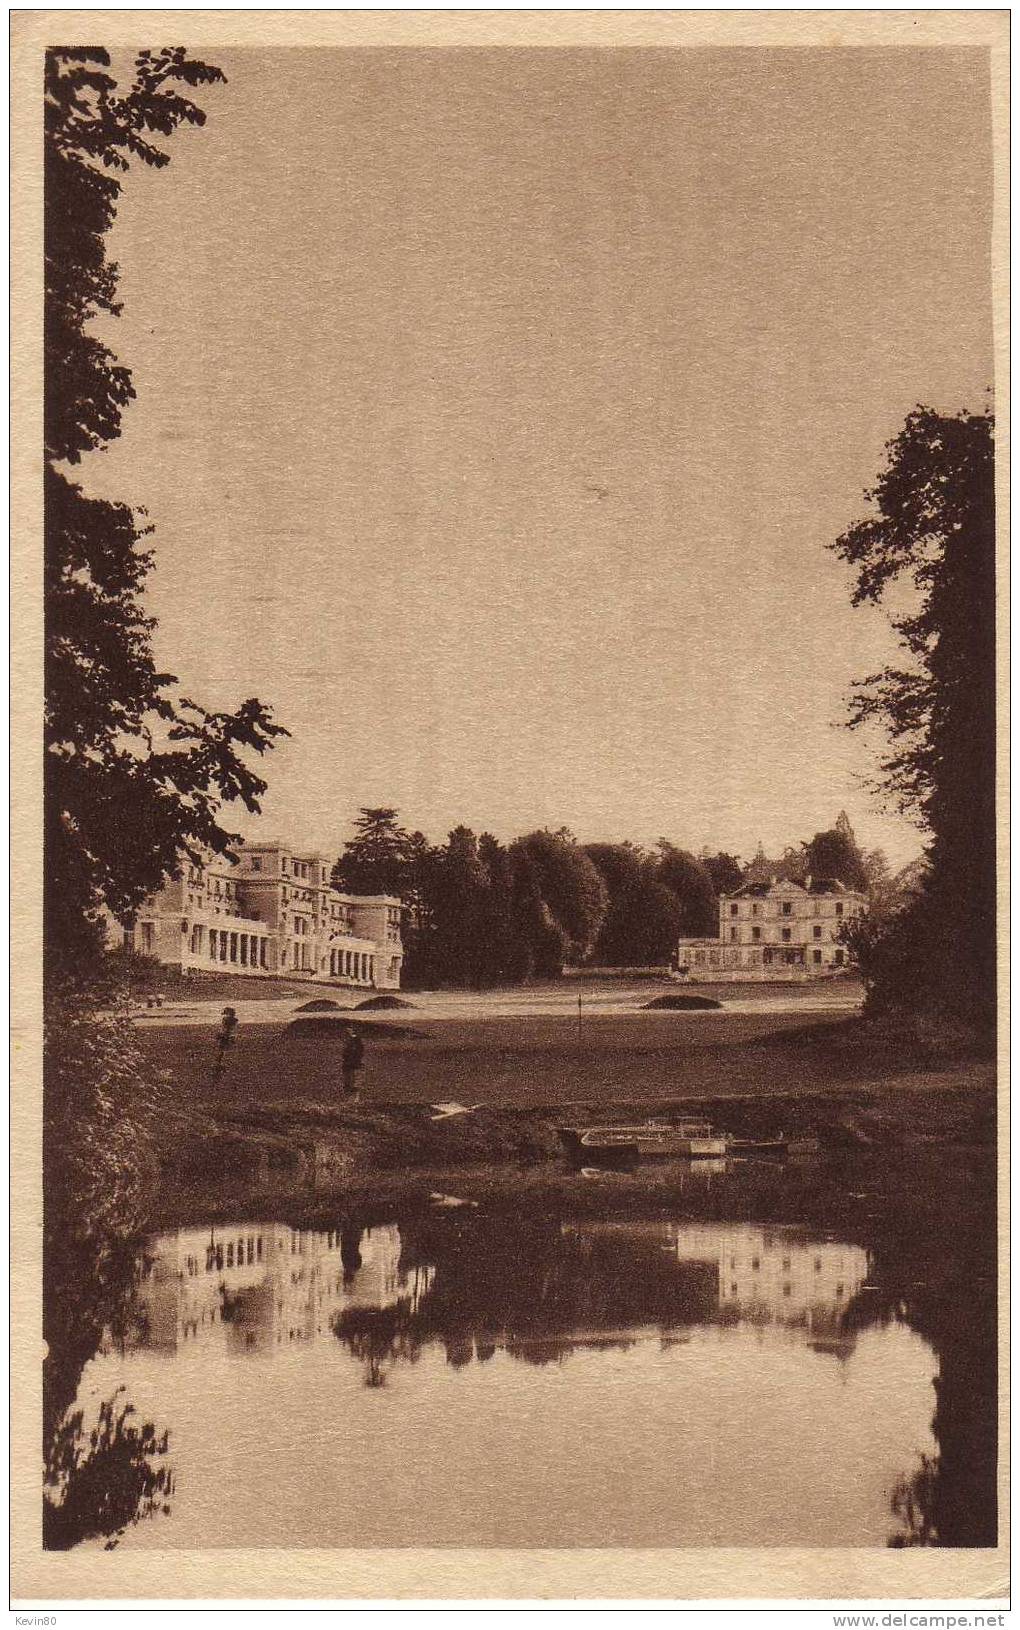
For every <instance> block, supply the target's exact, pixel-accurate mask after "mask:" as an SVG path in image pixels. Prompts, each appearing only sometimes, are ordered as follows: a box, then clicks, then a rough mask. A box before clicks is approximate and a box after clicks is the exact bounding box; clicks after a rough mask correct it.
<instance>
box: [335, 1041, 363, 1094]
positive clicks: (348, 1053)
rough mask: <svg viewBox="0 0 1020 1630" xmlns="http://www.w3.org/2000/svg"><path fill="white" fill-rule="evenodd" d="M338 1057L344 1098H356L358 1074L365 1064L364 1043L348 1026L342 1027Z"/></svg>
mask: <svg viewBox="0 0 1020 1630" xmlns="http://www.w3.org/2000/svg"><path fill="white" fill-rule="evenodd" d="M342 1049H343V1050H342V1052H341V1055H340V1060H341V1070H342V1074H343V1089H344V1097H345V1098H356V1097H357V1096H358V1073H359V1071H360V1070H361V1069H362V1067H363V1065H364V1063H365V1043H364V1042H363V1041H362V1039H361V1037H360V1036H359V1035H358V1032H357V1031H356V1030H354V1029H352V1027H351V1026H350V1025H349V1024H346V1025H344V1039H343V1043H342Z"/></svg>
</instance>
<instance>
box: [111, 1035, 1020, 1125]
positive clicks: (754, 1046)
mask: <svg viewBox="0 0 1020 1630" xmlns="http://www.w3.org/2000/svg"><path fill="white" fill-rule="evenodd" d="M386 1019H387V1028H388V1029H389V1030H390V1031H392V1030H393V1029H394V1028H396V1029H397V1030H399V1029H400V1026H401V1025H403V1024H404V1023H405V1022H406V1025H407V1033H405V1034H396V1035H394V1034H392V1033H391V1034H389V1035H386V1034H382V1033H380V1031H379V1030H378V1029H376V1030H375V1031H374V1032H373V1024H374V1023H377V1022H378V1021H372V1020H368V1021H366V1023H365V1027H364V1035H365V1038H366V1049H365V1050H366V1067H365V1070H364V1072H363V1081H362V1095H363V1098H364V1100H365V1102H366V1103H369V1104H378V1105H384V1104H414V1103H432V1102H438V1101H442V1100H448V1099H456V1100H458V1101H461V1102H465V1103H469V1104H470V1103H486V1104H493V1105H506V1106H508V1107H509V1106H516V1107H524V1106H527V1105H536V1106H537V1105H549V1106H555V1105H558V1104H567V1103H577V1102H592V1103H598V1102H603V1103H610V1102H617V1103H623V1102H627V1101H630V1100H641V1099H660V1100H661V1099H683V1098H688V1097H690V1098H697V1097H703V1096H731V1095H737V1096H739V1095H742V1094H759V1093H762V1094H764V1093H777V1092H804V1091H808V1092H810V1091H816V1090H823V1091H824V1090H826V1089H830V1088H835V1087H839V1086H846V1085H848V1084H853V1083H855V1082H861V1083H862V1084H863V1083H865V1082H867V1083H869V1084H872V1085H874V1084H882V1083H885V1082H888V1083H890V1084H896V1085H903V1086H911V1087H924V1086H928V1085H931V1086H935V1085H947V1086H952V1085H954V1084H960V1085H963V1084H965V1083H974V1084H979V1083H980V1082H982V1081H984V1080H985V1079H986V1078H987V1079H988V1080H990V1079H991V1070H990V1067H988V1066H983V1065H973V1064H962V1065H956V1066H953V1067H948V1068H929V1067H925V1066H923V1065H920V1064H918V1063H917V1062H916V1061H911V1060H908V1059H896V1058H890V1057H889V1056H888V1055H887V1054H883V1055H879V1054H877V1053H876V1052H875V1051H874V1050H873V1049H871V1050H869V1048H868V1046H867V1045H861V1044H859V1043H858V1042H857V1041H856V1040H855V1036H856V1031H855V1029H854V1028H853V1027H854V1025H855V1021H854V1020H853V1019H850V1020H837V1022H835V1023H834V1022H833V1015H832V1014H831V1013H810V1012H798V1013H772V1014H769V1013H754V1014H747V1013H697V1014H683V1013H623V1014H620V1013H615V1014H606V1015H604V1016H597V1017H596V1016H593V1017H590V1018H588V1019H586V1020H585V1022H584V1025H583V1028H582V1030H581V1034H580V1038H579V1035H578V1026H577V1022H576V1019H568V1018H566V1017H563V1016H554V1017H545V1016H543V1017H535V1016H529V1015H524V1016H513V1017H496V1018H486V1019H456V1018H444V1019H443V1020H442V1021H439V1022H434V1023H430V1022H429V1020H428V1018H427V1017H426V1016H424V1015H419V1014H417V1013H408V1014H406V1015H403V1014H393V1015H387V1016H386ZM394 1020H397V1021H399V1023H398V1024H397V1025H394V1024H393V1021H394ZM140 1039H141V1041H142V1045H143V1046H144V1048H145V1050H146V1052H147V1053H148V1055H149V1057H150V1058H151V1059H152V1062H153V1064H154V1066H156V1067H157V1068H160V1069H165V1070H167V1071H168V1072H169V1074H170V1078H171V1082H172V1085H173V1089H174V1091H175V1095H176V1096H177V1097H178V1099H179V1101H181V1102H182V1103H190V1104H198V1103H203V1102H205V1103H213V1102H218V1103H235V1104H237V1103H239V1104H245V1103H273V1104H283V1103H286V1102H288V1101H294V1102H299V1101H303V1102H308V1101H316V1102H322V1103H329V1102H332V1101H334V1100H335V1099H336V1097H337V1095H338V1092H339V1081H340V1061H339V1049H338V1047H337V1045H336V1044H335V1043H331V1042H328V1041H324V1040H320V1039H319V1038H311V1039H305V1038H301V1039H293V1038H289V1037H288V1036H287V1034H286V1027H285V1025H283V1024H252V1025H250V1026H245V1025H243V1024H242V1027H241V1030H240V1032H239V1035H238V1040H237V1044H236V1046H235V1048H234V1049H233V1051H232V1052H231V1053H230V1054H229V1055H228V1059H227V1063H226V1067H225V1069H224V1072H223V1074H222V1076H221V1077H220V1078H219V1079H218V1080H214V1079H213V1066H214V1063H215V1043H214V1031H213V1027H212V1026H211V1025H176V1026H172V1025H167V1026H154V1027H152V1028H144V1029H141V1030H140Z"/></svg>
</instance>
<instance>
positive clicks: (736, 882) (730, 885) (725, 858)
mask: <svg viewBox="0 0 1020 1630" xmlns="http://www.w3.org/2000/svg"><path fill="white" fill-rule="evenodd" d="M701 860H702V865H703V866H704V868H705V870H706V872H707V873H708V875H709V877H710V878H711V880H712V887H713V888H714V889H715V892H716V894H732V893H733V892H734V891H735V890H736V889H739V888H740V886H741V884H742V883H743V881H744V870H743V867H742V866H741V864H740V861H739V860H738V859H737V856H736V855H729V854H726V853H725V851H723V850H721V849H720V851H719V853H718V854H716V855H704V854H703V855H702V857H701Z"/></svg>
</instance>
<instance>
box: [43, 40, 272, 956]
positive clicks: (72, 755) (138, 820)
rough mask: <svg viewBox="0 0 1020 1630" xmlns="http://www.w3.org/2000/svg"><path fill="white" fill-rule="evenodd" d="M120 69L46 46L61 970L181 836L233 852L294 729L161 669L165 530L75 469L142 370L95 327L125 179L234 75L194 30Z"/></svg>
mask: <svg viewBox="0 0 1020 1630" xmlns="http://www.w3.org/2000/svg"><path fill="white" fill-rule="evenodd" d="M109 67H110V58H109V54H108V53H107V52H106V51H103V50H100V49H98V48H91V47H89V48H85V47H75V48H66V49H53V50H50V51H48V52H47V54H46V68H45V161H44V162H45V170H44V183H45V186H44V253H45V304H44V435H45V453H46V468H45V485H44V588H45V607H46V642H45V691H46V695H45V745H46V766H45V852H46V862H45V873H46V889H45V908H46V919H45V927H46V948H47V963H48V966H49V967H50V968H51V969H53V970H57V969H58V968H59V965H60V964H61V962H62V961H64V960H66V961H68V962H70V963H71V964H77V963H80V961H81V959H82V957H83V956H85V957H87V956H88V955H89V954H90V953H92V952H95V951H96V950H98V948H99V946H100V945H101V943H102V931H101V928H100V926H99V919H100V909H101V907H103V906H104V905H105V906H107V907H108V908H109V909H110V910H112V911H113V912H114V913H115V914H117V915H124V916H128V915H130V913H131V912H132V910H133V909H134V908H135V907H137V905H138V904H139V903H140V901H141V900H142V898H143V897H144V896H145V895H146V894H147V893H148V892H150V891H151V890H153V889H155V888H157V887H158V886H159V884H160V883H161V882H162V880H163V878H164V877H165V876H166V875H167V874H169V873H172V872H173V871H174V870H175V869H176V868H177V866H178V864H179V860H180V856H181V853H182V852H190V853H192V854H197V853H198V851H199V850H200V849H202V848H210V849H213V850H214V851H217V852H219V853H223V852H225V850H226V849H227V848H228V846H229V844H230V841H231V834H230V833H229V832H228V831H227V830H225V829H224V828H223V826H222V825H221V824H220V819H219V812H220V807H221V805H222V803H223V802H224V801H227V802H229V801H233V800H240V802H241V803H242V804H244V805H245V807H246V808H247V809H249V810H251V811H253V812H255V811H257V810H258V808H259V799H260V797H261V794H262V792H263V791H264V790H265V784H264V782H263V781H262V780H261V779H260V778H259V777H258V776H257V775H255V774H254V773H253V771H252V770H251V768H250V766H249V764H248V761H247V758H248V755H249V754H251V753H254V754H262V753H264V752H265V751H266V749H267V748H268V747H270V746H271V745H272V742H273V739H274V738H275V737H276V736H279V735H281V734H284V733H285V732H283V731H282V730H281V729H280V727H279V726H278V725H275V724H274V723H273V722H272V718H271V715H270V712H269V710H268V708H266V707H265V706H264V705H263V704H262V703H261V702H258V701H256V700H255V699H249V700H248V701H246V702H244V703H243V704H242V705H241V707H240V708H239V709H238V710H237V712H236V713H219V712H210V711H209V710H208V709H206V708H204V707H202V706H201V704H200V703H198V702H195V701H192V700H189V699H187V698H184V697H181V696H180V695H179V693H178V692H177V690H176V688H175V687H176V680H175V679H174V677H173V675H172V674H166V673H160V672H159V671H158V670H157V668H156V666H155V662H154V660H153V653H152V643H151V635H152V628H153V623H152V619H151V618H149V617H148V616H147V615H146V613H145V611H144V610H143V607H142V603H141V594H142V591H143V588H144V584H145V579H146V577H147V575H148V573H149V571H150V570H151V568H152V564H153V555H152V550H151V548H148V547H146V546H145V543H144V539H145V538H146V536H147V535H148V534H149V532H150V530H151V529H150V528H148V527H145V526H143V525H142V524H140V522H139V519H138V517H137V516H136V514H135V512H134V511H132V509H131V508H129V507H128V505H127V504H125V503H111V502H108V501H106V500H102V499H97V498H94V497H90V496H89V495H88V494H87V493H86V492H85V491H84V490H83V488H82V487H81V486H80V485H78V484H77V483H76V482H74V481H72V480H71V479H70V477H69V475H68V473H67V467H68V466H71V465H75V464H77V463H79V462H80V460H81V459H82V457H83V455H84V454H86V453H89V452H92V451H95V450H97V449H101V448H103V447H105V446H106V445H107V444H108V443H109V442H110V441H111V440H112V439H113V438H114V437H116V436H117V435H119V433H120V426H121V415H122V413H123V410H124V408H125V407H126V405H127V404H128V402H129V401H130V400H131V398H132V397H133V395H134V390H133V387H132V384H131V375H130V373H129V371H128V369H127V368H126V367H124V366H123V365H122V364H121V363H119V362H117V361H116V359H115V358H114V356H113V354H112V352H111V351H110V350H109V349H108V347H107V346H106V345H105V344H104V343H103V342H102V341H101V340H100V339H99V338H98V337H97V335H96V334H95V332H94V331H93V328H92V324H93V321H94V320H95V319H97V318H110V317H115V316H116V315H117V314H118V312H119V310H120V306H119V304H118V301H117V278H118V271H117V267H116V265H115V264H114V263H113V262H112V261H110V259H109V258H108V256H107V252H106V235H107V233H108V231H109V228H110V226H111V225H112V223H113V220H114V217H115V215H116V209H117V200H118V198H119V196H120V192H121V185H122V183H121V179H120V177H121V175H122V174H123V172H124V171H126V170H127V169H128V168H129V167H130V164H131V161H132V160H133V159H134V160H138V161H140V162H141V163H144V164H148V165H154V166H157V167H159V166H163V165H165V164H167V163H168V162H169V155H168V154H167V153H166V152H165V151H164V150H163V148H162V147H161V146H160V145H158V138H160V137H168V136H170V135H172V134H173V132H174V131H175V130H176V129H177V127H178V126H179V125H180V124H182V123H186V124H191V125H201V124H203V123H204V122H205V114H204V112H203V111H202V109H201V108H199V107H198V106H197V105H196V104H195V103H193V102H191V101H190V100H189V99H188V98H187V97H185V96H183V95H182V94H181V89H180V88H181V87H182V86H184V87H193V86H198V85H211V84H213V83H215V82H216V81H217V80H222V78H223V75H222V73H221V72H220V70H219V69H218V68H213V67H209V66H208V65H206V64H204V63H201V62H194V61H191V60H190V59H189V58H188V57H187V56H186V54H185V51H184V49H183V48H182V47H179V46H174V47H167V48H165V49H162V50H158V51H142V52H140V53H139V54H138V56H137V58H136V60H135V63H134V70H133V78H132V81H131V83H130V85H129V86H128V87H127V88H126V89H123V90H122V89H121V88H120V87H118V85H117V83H116V81H115V80H114V78H113V77H112V75H111V74H110V73H109V72H108V70H109ZM213 525H214V521H213V518H212V517H210V528H212V526H213Z"/></svg>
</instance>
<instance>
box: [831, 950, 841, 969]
mask: <svg viewBox="0 0 1020 1630" xmlns="http://www.w3.org/2000/svg"><path fill="white" fill-rule="evenodd" d="M833 960H834V962H835V964H836V967H837V968H841V967H842V966H843V953H842V951H837V952H836V955H835V957H834V958H833Z"/></svg>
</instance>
